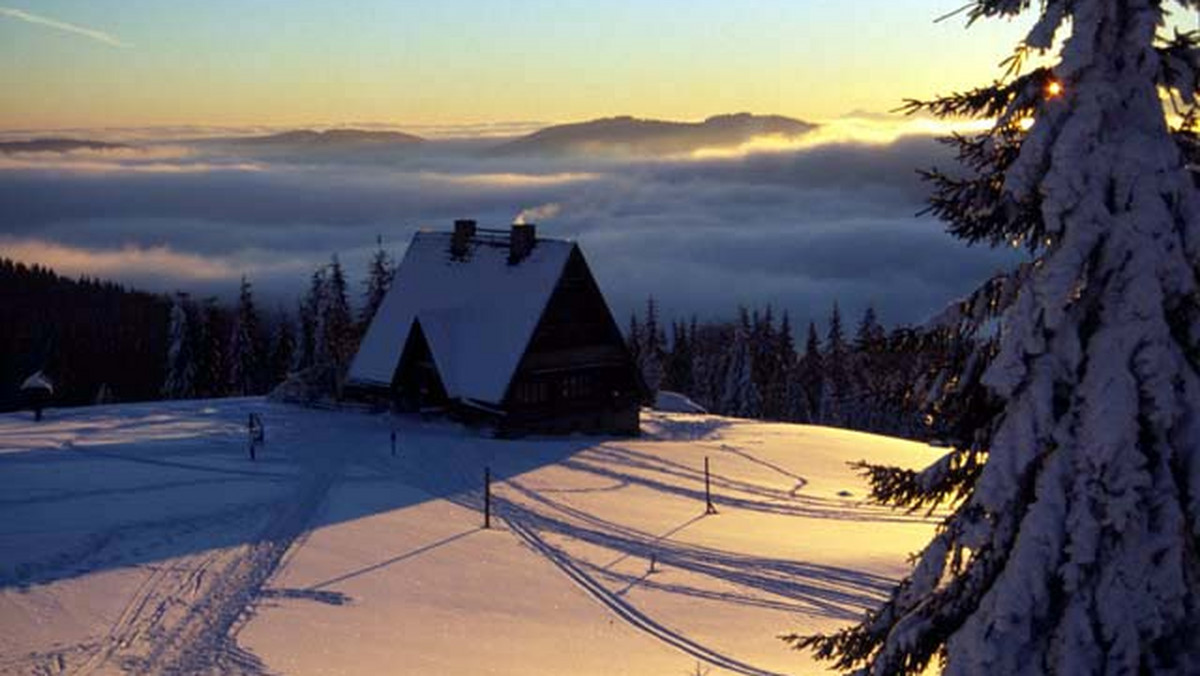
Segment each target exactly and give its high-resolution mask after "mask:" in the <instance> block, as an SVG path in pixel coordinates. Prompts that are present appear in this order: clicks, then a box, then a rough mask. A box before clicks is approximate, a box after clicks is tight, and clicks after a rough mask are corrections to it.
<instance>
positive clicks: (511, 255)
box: [508, 223, 537, 265]
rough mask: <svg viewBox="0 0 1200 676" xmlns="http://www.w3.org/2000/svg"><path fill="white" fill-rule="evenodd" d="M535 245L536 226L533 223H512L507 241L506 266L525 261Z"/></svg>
mask: <svg viewBox="0 0 1200 676" xmlns="http://www.w3.org/2000/svg"><path fill="white" fill-rule="evenodd" d="M535 244H537V226H536V225H534V224H533V223H513V226H512V234H511V235H509V239H508V264H509V265H515V264H517V263H520V262H521V261H522V260H525V257H526V256H528V255H529V252H531V251H533V247H534V245H535Z"/></svg>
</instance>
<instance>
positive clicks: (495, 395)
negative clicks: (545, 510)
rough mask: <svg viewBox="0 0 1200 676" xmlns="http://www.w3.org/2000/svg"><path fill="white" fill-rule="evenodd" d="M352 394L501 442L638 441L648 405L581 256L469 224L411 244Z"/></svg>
mask: <svg viewBox="0 0 1200 676" xmlns="http://www.w3.org/2000/svg"><path fill="white" fill-rule="evenodd" d="M348 384H349V388H350V391H351V392H353V393H356V394H357V395H358V396H360V397H364V398H370V399H375V400H380V399H386V400H387V401H389V402H390V403H391V405H393V406H394V407H396V408H398V409H400V410H407V411H415V410H422V411H429V410H443V411H445V412H446V413H448V414H449V415H452V416H454V417H457V418H459V419H464V420H467V421H471V422H479V423H484V424H489V425H493V426H495V427H496V429H497V430H498V431H499V432H500V433H501V434H505V435H520V434H526V433H551V434H553V433H569V432H576V431H578V432H594V433H608V434H637V433H638V425H639V420H638V411H639V406H640V403H641V401H642V399H643V397H644V395H645V385H644V384H643V382H642V379H641V375H640V373H639V371H638V369H637V367H636V365H635V363H634V361H633V359H632V357H631V356H630V354H629V351H628V348H627V347H626V345H625V341H624V339H623V338H622V336H621V332H620V330H619V329H618V328H617V324H616V322H615V321H614V320H613V316H612V313H611V312H610V311H609V309H608V304H607V303H606V302H605V300H604V296H603V295H602V294H601V293H600V289H599V287H598V286H597V285H596V280H595V279H594V278H593V276H592V273H591V270H590V269H589V268H588V265H587V261H586V260H585V259H584V256H583V252H582V251H581V250H580V248H579V246H578V245H577V244H575V243H574V242H570V241H565V240H558V239H542V238H538V237H537V230H536V226H534V225H532V224H518V225H513V226H512V227H511V228H510V229H508V230H489V229H484V228H480V227H478V226H477V225H476V223H475V221H471V220H460V221H456V222H455V224H454V231H453V232H424V231H423V232H418V233H416V234H415V235H414V236H413V239H412V242H411V244H410V245H409V247H408V251H407V253H406V254H405V256H404V259H403V260H402V261H401V263H400V265H399V267H398V268H397V271H396V276H395V279H394V281H393V283H392V288H391V290H390V291H389V292H388V294H387V296H386V297H385V298H384V301H383V303H382V305H381V306H380V308H379V312H378V313H377V314H376V315H375V318H374V320H373V321H372V322H371V326H370V327H369V328H368V330H367V333H366V335H365V336H364V337H363V341H362V344H361V346H360V348H359V351H358V354H357V355H356V356H355V358H354V361H353V362H352V364H351V367H350V372H349V378H348Z"/></svg>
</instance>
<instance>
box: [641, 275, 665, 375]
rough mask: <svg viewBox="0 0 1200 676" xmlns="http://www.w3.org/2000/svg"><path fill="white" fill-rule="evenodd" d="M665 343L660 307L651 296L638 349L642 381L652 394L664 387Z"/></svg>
mask: <svg viewBox="0 0 1200 676" xmlns="http://www.w3.org/2000/svg"><path fill="white" fill-rule="evenodd" d="M665 342H666V339H665V336H664V335H663V331H662V327H661V326H660V325H659V323H658V305H657V304H656V303H655V302H654V297H653V296H651V297H650V298H647V299H646V322H645V324H644V325H643V326H642V335H641V345H640V346H639V349H638V365H639V366H640V367H641V369H642V379H643V380H645V382H646V387H647V388H649V390H650V391H651V392H657V391H658V389H659V388H660V387H661V386H662V381H663V375H664V369H663V357H664V354H665V352H666V350H665V347H666V346H665Z"/></svg>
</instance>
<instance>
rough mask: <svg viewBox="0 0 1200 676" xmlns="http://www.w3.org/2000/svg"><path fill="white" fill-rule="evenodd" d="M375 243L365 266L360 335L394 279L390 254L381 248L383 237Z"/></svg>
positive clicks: (369, 322)
mask: <svg viewBox="0 0 1200 676" xmlns="http://www.w3.org/2000/svg"><path fill="white" fill-rule="evenodd" d="M375 243H376V249H375V253H374V254H373V255H372V256H371V262H370V263H369V264H368V265H367V280H366V287H367V290H366V293H365V294H364V296H363V307H362V312H361V313H360V314H359V319H358V324H359V327H360V330H359V332H360V333H366V331H367V327H369V326H370V325H371V320H372V319H374V318H375V313H376V312H378V311H379V306H380V305H382V304H383V297H384V296H386V295H387V292H388V290H389V289H390V288H392V280H393V279H395V277H396V265H395V263H393V262H392V257H391V254H389V253H388V252H387V249H384V248H383V236H377V237H376V238H375Z"/></svg>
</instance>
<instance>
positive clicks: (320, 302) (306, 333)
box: [296, 266, 325, 370]
mask: <svg viewBox="0 0 1200 676" xmlns="http://www.w3.org/2000/svg"><path fill="white" fill-rule="evenodd" d="M324 307H325V267H324V266H322V267H319V268H317V269H316V270H314V271H313V273H312V276H311V277H309V282H308V293H307V294H305V296H304V299H303V300H302V301H300V307H299V312H298V314H299V317H300V345H299V355H298V359H297V362H296V368H297V369H299V370H305V369H309V368H312V367H313V366H316V365H317V362H318V361H320V360H321V359H322V356H323V353H324V351H325V350H324V344H325V341H324V329H323V328H322V326H323V325H322V323H321V310H322V308H324Z"/></svg>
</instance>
